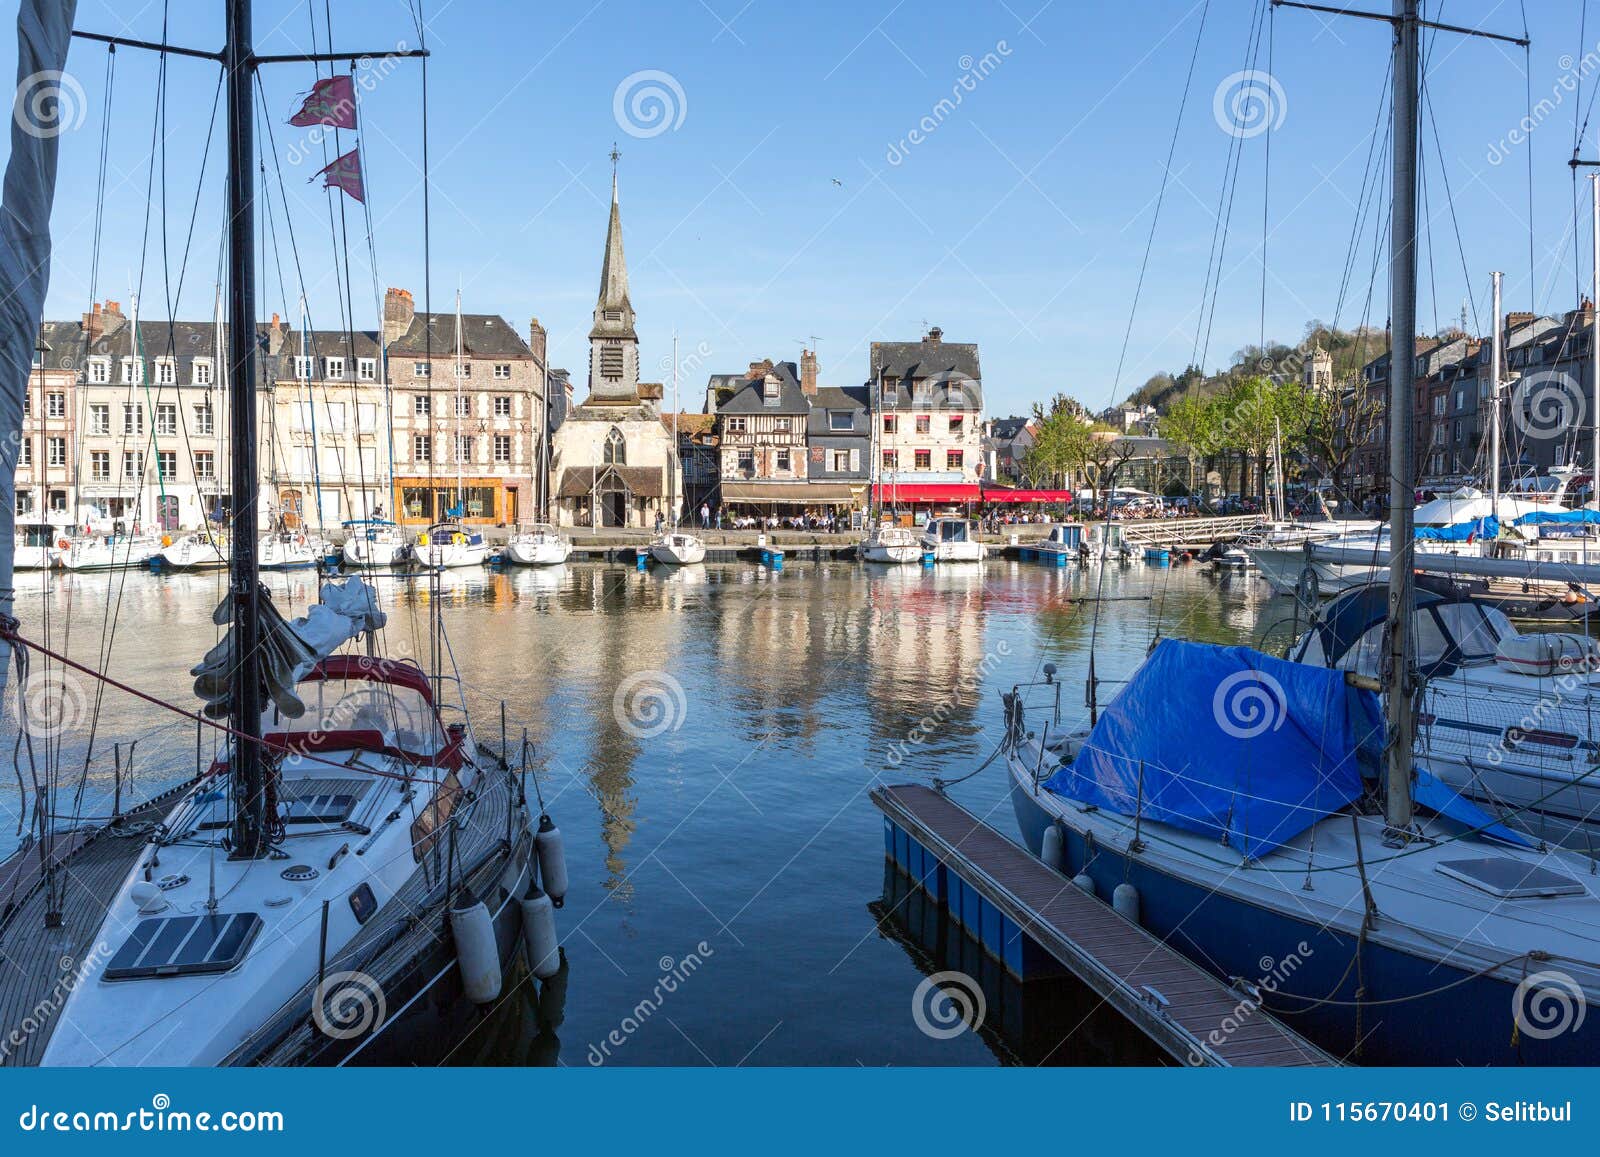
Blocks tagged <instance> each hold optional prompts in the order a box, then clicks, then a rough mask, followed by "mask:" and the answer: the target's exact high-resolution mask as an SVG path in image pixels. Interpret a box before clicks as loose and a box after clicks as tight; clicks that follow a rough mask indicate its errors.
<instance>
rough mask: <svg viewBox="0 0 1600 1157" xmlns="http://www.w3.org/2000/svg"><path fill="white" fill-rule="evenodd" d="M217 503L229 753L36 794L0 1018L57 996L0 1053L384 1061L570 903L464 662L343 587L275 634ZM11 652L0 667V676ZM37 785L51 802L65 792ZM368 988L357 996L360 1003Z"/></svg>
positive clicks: (240, 7) (246, 380) (237, 417)
mask: <svg viewBox="0 0 1600 1157" xmlns="http://www.w3.org/2000/svg"><path fill="white" fill-rule="evenodd" d="M70 8H71V5H62V4H58V3H45V2H44V0H30V2H25V3H24V17H23V21H22V23H23V24H24V32H25V34H24V35H22V36H20V37H19V42H20V45H21V59H20V60H19V64H18V67H19V69H20V70H21V71H22V73H24V74H27V73H30V72H40V71H42V70H47V69H53V70H59V69H60V68H61V67H62V65H63V64H64V63H65V58H66V50H67V45H68V42H69V37H70V21H69V19H68V15H69V11H68V10H70ZM225 28H226V45H225V52H224V59H225V60H226V61H229V62H239V63H235V64H233V66H232V67H228V68H225V72H224V77H225V80H226V83H227V88H228V105H229V109H230V114H237V115H230V116H229V118H228V124H229V133H230V140H229V149H228V156H229V182H228V192H229V199H228V200H229V203H228V206H227V214H226V220H227V221H228V222H229V226H230V230H229V232H230V241H231V244H230V245H229V255H230V258H229V277H228V285H229V287H230V288H229V292H230V306H231V309H230V324H229V327H228V329H229V335H230V339H229V344H230V348H229V360H230V364H231V366H232V368H233V370H234V373H233V374H232V384H231V386H230V392H231V394H232V402H233V405H232V407H231V412H232V421H231V427H232V436H231V438H230V440H229V446H230V450H231V452H232V453H231V493H232V494H234V495H235V496H245V495H249V494H252V493H254V491H255V489H256V484H257V480H258V474H257V461H258V453H259V447H258V446H257V445H256V444H255V439H254V437H253V429H254V426H253V421H252V419H253V417H254V414H255V409H256V400H257V399H256V374H255V358H256V343H255V340H254V334H255V321H254V317H255V285H254V270H253V253H252V248H253V243H254V239H255V237H256V230H255V227H254V195H253V181H254V163H253V158H254V147H253V139H252V138H253V129H254V123H253V119H252V117H251V116H250V115H249V110H250V109H251V108H252V107H253V102H252V96H253V87H252V86H253V84H254V78H255V69H256V65H255V58H254V56H253V52H252V47H251V41H252V35H251V27H250V6H249V4H248V3H243V2H239V0H232V2H230V3H229V4H228V5H227V19H226V21H225ZM112 39H113V40H114V41H115V43H117V44H119V45H122V46H125V47H129V48H139V47H148V45H141V43H140V42H136V41H129V40H126V39H123V38H112ZM352 55H362V54H352ZM372 55H374V56H377V57H379V58H384V57H395V56H406V55H414V53H408V52H404V51H400V52H396V53H374V54H372ZM297 59H299V58H297ZM16 141H20V142H23V144H22V145H21V146H20V147H19V148H17V149H14V150H13V154H12V158H11V161H10V164H9V168H8V174H7V180H6V182H5V189H6V204H5V217H6V219H7V220H8V221H15V222H17V227H18V229H19V230H20V235H21V236H24V237H26V238H28V239H29V240H28V241H27V243H26V245H25V246H24V249H25V250H26V252H24V253H21V254H19V255H18V259H19V260H21V262H22V263H21V264H20V265H19V264H17V263H16V262H15V261H13V260H12V258H11V257H10V256H9V255H0V289H3V291H4V292H0V299H4V300H6V301H10V302H17V301H19V300H20V302H21V304H13V305H11V306H9V307H8V309H9V312H6V313H4V314H3V315H0V348H4V349H5V350H7V351H8V353H7V356H6V357H5V358H0V365H4V366H8V367H9V366H12V365H16V364H19V359H18V358H17V357H16V356H15V354H16V352H17V351H18V350H19V349H20V350H24V351H25V350H27V349H29V348H31V346H32V344H33V342H34V340H35V339H36V334H37V331H38V327H39V315H40V311H41V309H42V305H43V297H44V283H43V274H42V273H41V272H38V271H41V270H48V268H49V261H48V254H49V233H48V215H49V196H50V190H51V189H52V188H53V182H54V172H55V161H56V149H57V147H58V146H57V143H56V142H55V141H54V140H53V139H51V140H35V141H33V142H32V143H28V140H27V136H26V135H25V134H21V133H19V134H16ZM14 143H16V142H14ZM18 178H21V179H18ZM41 202H42V203H41ZM9 230H10V226H9V225H8V231H9ZM21 362H22V363H23V364H25V359H21ZM19 386H20V384H19V382H18V381H16V380H15V376H14V375H8V376H7V377H6V378H5V379H3V380H0V387H3V388H0V433H5V434H12V433H14V432H15V431H16V430H18V429H19V428H20V416H21V394H20V388H19ZM232 517H233V518H234V520H235V525H234V533H233V534H232V535H231V537H230V545H231V553H230V557H229V559H228V564H229V567H230V572H231V574H230V577H231V580H232V581H231V582H230V583H229V588H228V593H227V595H226V597H225V601H224V603H223V604H222V606H221V607H219V608H218V614H217V616H216V621H217V622H219V623H223V622H226V623H228V624H229V629H228V634H227V636H226V637H225V638H224V639H223V640H222V642H220V643H219V644H218V645H217V646H216V647H215V648H213V650H212V651H211V652H210V653H209V654H208V655H206V657H205V658H204V659H203V660H202V661H201V663H200V664H199V665H198V666H197V667H195V668H194V669H193V672H192V673H193V674H194V675H195V676H196V679H195V684H194V690H195V693H196V695H197V696H198V697H199V699H200V700H201V701H202V702H203V704H204V707H203V712H204V714H203V716H201V715H195V716H194V718H196V720H197V721H199V722H202V723H204V722H206V721H208V720H216V719H219V718H225V719H226V720H227V726H226V728H225V729H224V731H223V732H222V733H221V734H220V736H219V738H220V740H221V748H220V753H219V755H218V757H217V759H216V761H215V762H214V763H213V765H212V766H211V768H210V769H209V770H207V769H205V768H199V769H196V770H197V771H198V774H195V773H194V772H192V771H191V770H190V769H189V768H188V766H187V762H188V761H187V760H182V761H180V762H181V764H182V766H165V767H161V768H159V769H155V768H152V769H149V770H147V772H146V774H147V775H150V776H151V777H152V778H155V777H160V778H164V779H166V780H167V781H169V782H174V783H176V785H177V786H175V787H173V788H172V789H170V790H169V791H168V792H166V793H165V794H164V795H162V796H158V797H157V798H156V799H155V800H152V801H151V802H150V803H148V804H146V805H143V806H142V807H140V808H139V809H138V810H137V811H136V812H135V813H133V814H131V815H119V816H117V817H116V818H115V819H114V820H113V821H112V822H111V823H109V824H101V825H100V826H98V827H95V826H91V827H89V828H86V829H83V830H73V829H70V828H67V829H63V828H60V827H57V826H55V820H56V819H57V818H58V817H53V816H51V815H49V814H47V813H49V812H51V811H53V810H54V809H51V808H44V807H41V808H37V809H33V810H34V811H35V812H36V813H37V816H38V818H37V824H36V831H35V833H34V840H33V841H32V842H30V843H29V844H28V845H25V846H24V847H23V848H22V849H21V850H19V851H18V852H17V853H16V855H15V856H14V857H13V859H12V860H11V861H8V862H7V863H5V864H4V865H0V878H3V879H6V880H9V881H11V882H12V888H13V890H12V891H11V892H10V893H9V894H8V899H7V904H6V906H5V908H4V910H3V912H0V936H3V937H4V943H5V946H6V952H7V958H8V959H9V960H13V961H15V960H17V959H19V957H18V955H17V954H18V953H27V954H29V955H28V959H30V960H33V961H35V962H37V967H27V968H24V967H12V968H8V969H6V970H5V971H4V973H3V974H0V1010H10V1011H11V1012H12V1013H15V1012H17V1010H22V1011H24V1012H25V1011H26V1010H29V1009H34V1008H37V1007H41V1006H42V1005H41V1001H44V1000H46V999H48V1000H52V1001H54V1002H55V1003H54V1004H53V1005H51V1007H52V1009H53V1015H51V1016H50V1017H47V1018H43V1020H42V1021H41V1022H40V1023H39V1024H37V1025H34V1024H33V1023H32V1022H31V1021H30V1022H29V1030H28V1032H27V1033H21V1032H20V1031H15V1030H16V1028H17V1026H19V1025H20V1024H21V1022H20V1020H19V1021H17V1022H16V1023H15V1024H13V1023H4V1024H0V1032H4V1033H5V1034H6V1039H7V1040H8V1041H9V1042H11V1047H8V1049H7V1050H6V1051H5V1054H4V1055H3V1056H0V1063H6V1064H48V1065H153V1066H164V1065H171V1066H190V1065H218V1064H240V1065H246V1064H305V1063H337V1062H340V1061H343V1060H347V1059H349V1058H350V1057H352V1056H353V1055H355V1054H356V1053H361V1052H365V1057H366V1058H374V1059H378V1058H383V1057H389V1058H391V1060H392V1059H394V1058H398V1057H400V1056H408V1055H410V1054H409V1051H408V1049H407V1047H406V1045H404V1044H399V1043H397V1045H396V1048H395V1051H394V1052H392V1053H387V1054H386V1053H384V1051H383V1049H384V1046H385V1043H386V1042H398V1041H399V1038H400V1037H402V1036H404V1035H405V1034H406V1033H408V1032H411V1033H414V1034H416V1036H414V1037H413V1038H411V1043H412V1044H413V1045H414V1044H415V1041H416V1039H417V1038H418V1037H421V1038H423V1039H426V1038H427V1031H426V1025H425V1023H424V1022H430V1021H432V1020H435V1019H437V1018H438V1017H440V1016H441V1015H442V1014H443V1013H444V1012H445V1011H446V1010H448V1009H449V1008H450V1007H452V1006H454V1005H458V1004H459V1003H461V1001H462V999H463V998H465V999H466V1000H468V1001H471V1002H475V1003H478V1004H489V1003H491V1002H493V1001H494V1000H495V999H497V998H498V996H499V995H500V989H501V986H502V983H503V975H504V972H503V966H504V963H505V962H506V961H507V960H508V959H509V957H510V955H511V954H512V953H514V952H516V951H518V950H519V947H520V945H521V943H522V938H519V936H518V932H517V929H518V925H519V924H520V923H521V921H522V914H523V912H524V906H525V905H535V906H537V905H540V904H542V905H544V906H545V910H546V915H547V909H548V906H549V905H550V902H551V900H552V899H553V900H554V902H555V904H556V905H559V903H560V893H561V891H563V890H564V888H565V884H564V879H565V869H564V866H562V865H561V864H560V862H559V861H560V853H559V833H557V832H555V829H554V827H553V825H551V824H550V823H549V821H548V819H547V818H546V817H541V823H540V830H539V833H538V835H537V836H536V835H535V832H534V830H533V822H532V814H531V812H530V810H529V808H528V805H527V800H526V796H525V794H524V792H523V790H522V786H521V784H520V782H519V778H518V777H517V776H516V775H515V774H514V773H513V772H512V769H511V768H510V767H509V766H508V765H507V764H506V762H505V761H504V760H503V759H502V758H499V757H497V756H495V755H493V754H491V753H490V752H488V750H487V749H486V748H484V747H483V746H481V745H480V744H479V743H478V742H477V741H476V739H475V737H474V734H473V731H472V727H471V724H470V720H469V717H468V715H467V705H466V703H465V701H464V700H463V701H460V702H457V703H453V704H450V705H449V707H448V708H446V707H445V705H443V704H441V702H440V701H439V699H440V695H441V691H442V689H443V688H447V687H452V686H453V687H459V686H460V685H461V681H460V677H459V674H455V675H451V674H447V673H446V672H444V671H440V670H436V671H434V672H432V673H431V674H430V673H426V672H424V671H423V670H422V669H421V668H420V667H419V666H418V665H417V664H416V663H415V662H413V661H410V660H407V659H395V658H389V657H385V656H384V655H383V654H382V653H381V649H380V648H381V645H382V643H381V640H382V635H381V630H382V628H383V627H384V625H385V615H384V613H383V612H382V611H380V610H379V608H378V602H377V597H376V594H375V592H374V591H373V590H372V588H370V587H368V586H367V585H366V584H365V583H363V582H362V581H361V580H359V579H351V580H349V581H348V582H346V583H344V584H327V585H325V586H323V588H322V590H321V601H320V602H319V603H318V604H317V605H316V606H314V607H312V608H311V609H310V611H309V612H308V613H307V615H306V616H305V617H304V618H302V619H299V620H296V621H295V622H293V623H287V622H285V621H284V620H283V619H282V618H281V617H279V616H278V615H277V613H276V611H274V610H273V608H272V604H271V601H270V599H269V598H268V597H266V595H265V592H264V590H263V588H262V586H261V583H260V582H259V581H258V569H259V568H258V566H257V560H256V557H255V547H256V544H257V541H258V534H257V530H256V520H257V506H256V503H254V502H251V501H245V500H240V501H236V502H235V504H234V510H233V512H232ZM3 529H5V530H7V531H9V529H10V527H9V526H8V525H7V526H3ZM205 543H206V545H208V546H214V545H215V541H214V540H212V539H210V538H207V539H206V540H205ZM11 545H12V544H11V538H10V535H9V533H7V534H5V535H3V536H0V600H4V601H0V627H3V628H4V629H3V630H0V649H9V647H11V646H23V647H28V648H30V649H32V650H35V651H41V650H47V649H48V641H47V642H45V643H41V642H38V641H36V640H33V639H31V638H29V637H28V635H27V633H26V631H25V630H24V629H23V628H22V626H21V625H20V624H18V623H17V622H16V620H14V619H12V618H11V617H10V614H11V610H12V607H11V604H10V598H11V583H10V578H11V568H12V561H13V560H12V557H11V554H12V552H11ZM429 613H430V614H432V615H434V616H435V617H434V619H433V621H432V623H431V624H430V625H431V629H432V630H433V631H434V632H438V631H441V630H442V629H443V625H442V623H441V622H440V621H439V619H438V618H437V615H438V609H437V605H434V606H433V607H432V608H431V609H430V612H429ZM351 644H355V649H354V650H347V649H345V648H347V647H348V646H349V645H351ZM236 657H237V658H236ZM4 658H6V655H5V654H4V653H0V660H3V659H4ZM58 658H59V657H58ZM8 666H9V664H7V663H4V662H0V670H4V669H5V668H6V667H8ZM18 668H19V672H24V673H23V674H19V678H27V677H28V676H27V675H26V674H25V668H23V666H22V665H20V664H19V665H18ZM78 670H79V672H80V674H82V675H84V676H85V677H91V678H92V677H101V676H100V674H99V673H98V672H95V671H93V670H92V669H90V668H88V667H83V666H80V667H79V668H78ZM3 679H4V676H3V675H0V680H3ZM3 690H4V687H3V684H0V691H3ZM18 691H19V693H24V692H26V691H27V687H26V686H23V687H19V688H18ZM443 709H449V710H452V711H453V712H454V714H453V716H452V721H450V722H447V721H446V720H445V719H444V718H443V717H442V716H441V714H440V713H441V710H443ZM175 718H177V717H175ZM49 786H50V790H51V791H52V798H53V794H54V789H55V788H56V787H57V786H59V785H58V783H56V782H55V781H54V780H52V781H51V783H50V785H49ZM125 820H126V821H129V822H127V823H126V824H124V821H125ZM86 858H87V859H88V860H92V861H93V863H92V868H91V870H87V871H85V870H83V869H85V867H86V864H85V859H86ZM536 862H537V863H538V864H539V866H540V867H542V868H543V869H544V873H545V878H546V880H547V881H549V882H551V884H552V886H550V887H549V889H548V895H547V894H546V893H545V892H540V891H539V890H538V889H537V888H533V890H532V891H531V892H529V891H528V889H529V888H530V885H531V883H532V879H533V876H534V872H535V864H536ZM35 877H36V878H35ZM30 879H31V880H32V881H33V882H31V883H30V882H28V881H29V880H30ZM19 881H21V883H19ZM95 881H99V883H98V884H97V883H96V882H95ZM480 896H481V897H484V898H483V899H479V897H480ZM525 896H526V897H527V898H526V899H524V897H525ZM446 932H447V934H445V933H446ZM528 942H529V943H530V944H531V943H532V942H533V941H532V940H531V939H530V940H529V941H528ZM551 951H552V952H553V951H554V946H553V943H552V944H551ZM39 952H43V953H45V957H43V958H41V957H38V956H37V953H39ZM46 958H47V960H48V963H46V962H45V960H46ZM549 959H550V958H549V956H544V957H541V958H540V962H539V963H536V964H535V970H536V971H538V970H539V968H540V966H541V964H544V965H547V964H548V962H549ZM62 960H65V961H66V963H65V964H57V963H56V962H57V961H62ZM60 968H68V969H71V970H72V972H71V973H70V974H71V975H72V977H73V982H72V983H70V984H68V985H66V986H63V985H62V984H61V983H60V980H59V975H58V970H59V969H60ZM543 974H545V975H548V974H549V973H548V972H545V973H543ZM52 986H53V992H54V995H50V993H51V992H52ZM63 987H64V988H65V994H63ZM385 1000H386V1001H387V1006H386V1009H385V1007H384V1001H385ZM363 1001H364V1002H367V1003H365V1004H364V1005H363V1006H362V1007H361V1009H359V1010H356V1011H354V1012H353V1011H352V1010H353V1008H354V1005H353V1004H352V1002H355V1003H358V1004H359V1003H360V1002H363ZM374 1001H375V1002H377V1004H378V1005H379V1007H376V1008H374V1007H373V1003H372V1002H374ZM6 1015H10V1014H9V1013H8V1014H6ZM357 1022H359V1023H357ZM24 1038H26V1039H24ZM434 1039H437V1030H436V1032H435V1036H434ZM18 1042H20V1043H18Z"/></svg>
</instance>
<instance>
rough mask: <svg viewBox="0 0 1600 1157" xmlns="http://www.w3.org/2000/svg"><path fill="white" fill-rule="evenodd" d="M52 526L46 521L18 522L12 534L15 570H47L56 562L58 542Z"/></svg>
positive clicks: (58, 539) (59, 539) (62, 539)
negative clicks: (14, 532) (13, 534)
mask: <svg viewBox="0 0 1600 1157" xmlns="http://www.w3.org/2000/svg"><path fill="white" fill-rule="evenodd" d="M65 541H66V539H64V538H58V537H57V531H56V528H55V527H54V526H51V525H50V524H49V523H48V522H19V523H17V531H16V534H15V536H14V547H13V549H14V550H15V551H16V556H15V557H16V561H15V562H14V563H13V564H12V566H13V569H15V570H49V569H50V568H51V567H53V566H55V564H56V555H57V553H58V551H59V545H58V544H59V543H61V542H65Z"/></svg>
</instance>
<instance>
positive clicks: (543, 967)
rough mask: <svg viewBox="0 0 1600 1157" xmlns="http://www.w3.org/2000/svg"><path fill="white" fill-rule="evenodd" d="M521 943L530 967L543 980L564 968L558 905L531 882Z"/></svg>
mask: <svg viewBox="0 0 1600 1157" xmlns="http://www.w3.org/2000/svg"><path fill="white" fill-rule="evenodd" d="M522 946H523V948H524V949H526V950H527V953H528V966H529V967H530V968H532V969H533V974H534V975H535V976H537V977H538V978H539V979H540V980H549V979H550V978H551V977H552V976H554V975H555V974H556V973H557V972H559V971H560V970H561V945H560V942H559V941H558V940H557V939H556V909H555V905H554V904H552V903H551V902H550V897H549V896H547V895H545V894H544V892H542V891H540V889H539V885H537V884H529V885H528V895H527V897H526V898H525V899H524V900H523V901H522Z"/></svg>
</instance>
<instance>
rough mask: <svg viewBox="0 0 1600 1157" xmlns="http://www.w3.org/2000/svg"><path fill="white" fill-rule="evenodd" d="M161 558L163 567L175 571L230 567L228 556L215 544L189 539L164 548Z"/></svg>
mask: <svg viewBox="0 0 1600 1157" xmlns="http://www.w3.org/2000/svg"><path fill="white" fill-rule="evenodd" d="M160 558H161V563H162V565H163V566H166V567H170V568H171V569H173V570H222V569H223V568H225V567H226V566H227V565H228V559H227V556H226V555H224V554H223V553H222V551H221V550H220V549H218V547H217V545H216V544H215V543H213V542H195V541H193V540H192V539H187V538H186V539H183V540H182V541H180V542H175V543H173V544H172V545H171V546H169V547H166V548H164V549H163V550H162V551H161V554H160Z"/></svg>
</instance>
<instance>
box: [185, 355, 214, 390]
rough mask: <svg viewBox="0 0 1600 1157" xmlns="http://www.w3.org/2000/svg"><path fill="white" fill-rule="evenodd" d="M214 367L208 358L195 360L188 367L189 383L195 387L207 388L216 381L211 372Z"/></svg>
mask: <svg viewBox="0 0 1600 1157" xmlns="http://www.w3.org/2000/svg"><path fill="white" fill-rule="evenodd" d="M215 368H216V367H215V366H213V365H212V363H211V359H210V358H195V359H194V361H193V362H192V363H190V365H189V383H190V384H191V385H195V386H209V385H212V384H213V383H214V382H215V381H216V375H215V374H214V373H213V372H212V371H213V370H214V369H215Z"/></svg>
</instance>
